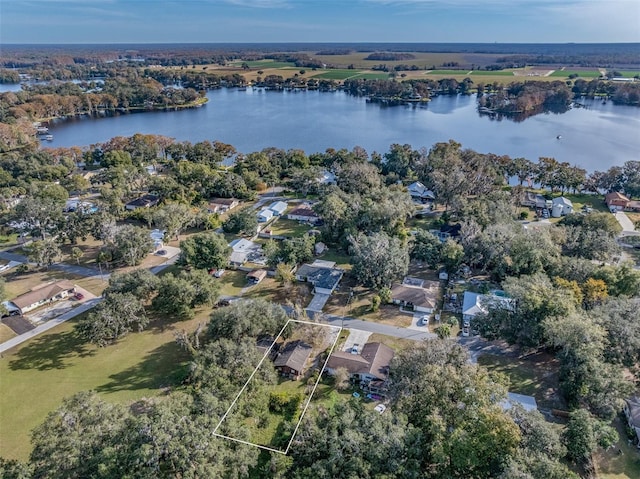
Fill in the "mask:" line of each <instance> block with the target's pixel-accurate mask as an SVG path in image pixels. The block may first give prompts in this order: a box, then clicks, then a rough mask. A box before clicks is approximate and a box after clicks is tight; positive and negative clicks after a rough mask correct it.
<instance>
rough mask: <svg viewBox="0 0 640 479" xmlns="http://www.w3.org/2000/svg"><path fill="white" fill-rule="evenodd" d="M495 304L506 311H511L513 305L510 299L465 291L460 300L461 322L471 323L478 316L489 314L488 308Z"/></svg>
mask: <svg viewBox="0 0 640 479" xmlns="http://www.w3.org/2000/svg"><path fill="white" fill-rule="evenodd" d="M492 304H495V305H500V306H501V307H504V308H507V309H511V310H512V309H513V308H514V303H513V300H512V299H511V298H507V297H506V296H499V295H497V294H495V293H493V294H480V293H472V292H471V291H465V292H464V297H463V300H462V320H463V321H464V322H468V321H471V320H472V319H473V318H474V317H475V316H477V315H478V314H486V313H488V312H489V306H490V305H492Z"/></svg>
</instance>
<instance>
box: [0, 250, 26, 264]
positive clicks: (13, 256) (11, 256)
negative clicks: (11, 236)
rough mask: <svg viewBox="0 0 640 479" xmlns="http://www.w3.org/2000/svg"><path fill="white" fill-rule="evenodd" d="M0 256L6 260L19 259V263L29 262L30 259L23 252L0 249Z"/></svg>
mask: <svg viewBox="0 0 640 479" xmlns="http://www.w3.org/2000/svg"><path fill="white" fill-rule="evenodd" d="M0 258H2V259H4V260H6V261H17V262H18V263H28V262H29V259H28V258H27V257H26V256H23V255H21V254H16V253H11V252H10V251H0Z"/></svg>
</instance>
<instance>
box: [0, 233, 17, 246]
mask: <svg viewBox="0 0 640 479" xmlns="http://www.w3.org/2000/svg"><path fill="white" fill-rule="evenodd" d="M17 244H18V233H11V234H6V235H0V248H10V247H11V246H15V245H17Z"/></svg>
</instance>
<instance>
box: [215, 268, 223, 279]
mask: <svg viewBox="0 0 640 479" xmlns="http://www.w3.org/2000/svg"><path fill="white" fill-rule="evenodd" d="M225 271H226V270H224V269H217V270H215V271H214V272H213V276H214V277H216V278H222V275H223V274H224V272H225Z"/></svg>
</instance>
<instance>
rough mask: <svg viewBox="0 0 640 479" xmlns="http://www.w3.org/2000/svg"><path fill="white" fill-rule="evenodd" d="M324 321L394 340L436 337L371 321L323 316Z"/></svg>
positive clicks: (424, 332) (426, 332)
mask: <svg viewBox="0 0 640 479" xmlns="http://www.w3.org/2000/svg"><path fill="white" fill-rule="evenodd" d="M325 319H326V321H327V322H328V323H329V324H331V325H333V326H342V327H344V328H347V329H359V330H361V331H368V332H370V333H378V334H384V335H386V336H393V337H394V338H402V339H412V340H414V341H421V340H423V339H432V338H436V337H437V336H436V335H435V334H433V333H430V332H429V331H427V330H426V328H425V330H424V331H416V330H414V329H408V328H399V327H397V326H388V325H386V324H380V323H374V322H372V321H362V320H360V319H355V318H348V317H342V316H332V315H327V316H325Z"/></svg>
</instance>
